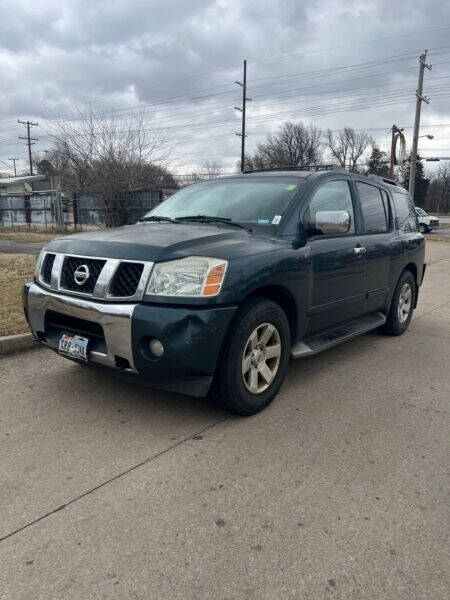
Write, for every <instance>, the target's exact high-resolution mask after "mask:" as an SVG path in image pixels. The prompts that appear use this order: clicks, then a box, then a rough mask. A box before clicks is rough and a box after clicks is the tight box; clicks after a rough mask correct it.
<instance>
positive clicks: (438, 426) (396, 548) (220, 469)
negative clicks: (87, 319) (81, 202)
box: [0, 242, 450, 600]
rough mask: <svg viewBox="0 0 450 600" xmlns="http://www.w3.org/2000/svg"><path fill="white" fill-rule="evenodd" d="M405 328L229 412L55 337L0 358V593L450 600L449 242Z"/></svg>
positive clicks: (57, 598)
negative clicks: (255, 411)
mask: <svg viewBox="0 0 450 600" xmlns="http://www.w3.org/2000/svg"><path fill="white" fill-rule="evenodd" d="M427 260H428V270H427V276H426V280H425V283H424V285H423V287H422V291H421V297H420V301H419V307H418V309H417V310H416V311H415V313H414V320H413V322H412V324H411V326H410V328H409V330H408V332H407V333H406V334H405V335H403V336H401V337H397V338H392V337H385V336H382V335H380V334H378V333H376V332H375V333H373V332H372V333H369V334H366V335H364V336H361V337H359V338H356V339H354V340H352V341H350V342H348V343H346V344H343V345H341V346H339V347H336V348H333V349H331V350H329V351H327V352H324V353H322V354H319V355H317V356H315V357H311V358H308V359H303V360H298V361H294V362H292V365H291V367H290V369H289V372H288V377H287V380H286V382H285V384H284V386H283V388H282V390H281V392H280V394H279V396H278V398H277V399H276V400H275V401H274V403H273V404H272V405H271V406H270V407H269V408H268V409H267V410H265V411H264V412H263V413H261V414H259V415H257V416H255V417H252V418H246V419H245V418H238V417H233V416H230V415H228V414H227V413H225V412H223V411H221V410H219V409H217V408H215V407H213V406H211V405H210V404H209V403H208V401H207V400H195V399H191V398H188V397H183V396H181V395H175V394H169V393H164V392H158V391H152V390H149V389H148V388H143V387H140V386H137V385H135V384H129V383H127V382H123V381H121V380H117V379H115V378H114V377H111V374H110V373H109V372H104V371H101V372H99V371H97V370H91V369H87V368H84V367H82V366H79V365H77V364H74V363H72V362H69V361H66V360H64V359H63V358H61V357H59V356H57V355H56V354H54V353H52V352H51V351H49V350H46V349H35V350H31V351H28V352H23V353H20V354H17V355H14V356H10V357H6V358H2V359H0V368H1V374H2V385H1V389H0V419H1V420H0V457H1V460H0V482H1V485H0V507H1V519H0V564H1V567H2V568H1V569H0V599H1V600H21V599H23V600H35V599H36V600H41V599H42V600H65V599H70V600H77V599H80V600H91V599H99V598H102V599H103V598H105V599H108V600H112V599H114V600H115V599H119V600H144V599H145V600H159V599H163V600H172V599H183V600H194V599H197V600H203V599H207V600H211V599H219V600H234V599H236V600H238V599H239V600H242V599H252V600H253V599H255V600H284V599H301V600H309V599H311V600H317V599H331V598H334V599H342V600H344V599H345V600H366V599H367V600H379V599H382V600H416V599H417V600H419V599H420V600H424V599H426V600H444V599H445V600H446V599H447V598H448V591H449V588H450V569H449V539H448V537H449V536H448V534H449V525H450V512H449V467H450V460H449V458H450V426H449V423H450V421H449V402H450V393H449V389H450V369H449V357H450V244H447V243H431V242H430V243H428V244H427Z"/></svg>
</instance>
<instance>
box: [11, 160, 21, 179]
mask: <svg viewBox="0 0 450 600" xmlns="http://www.w3.org/2000/svg"><path fill="white" fill-rule="evenodd" d="M8 160H10V161H12V164H13V165H14V177H16V176H17V169H16V160H19V159H18V158H8Z"/></svg>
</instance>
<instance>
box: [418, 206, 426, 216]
mask: <svg viewBox="0 0 450 600" xmlns="http://www.w3.org/2000/svg"><path fill="white" fill-rule="evenodd" d="M416 213H417V214H418V215H419V216H420V217H426V216H428V213H426V212H425V211H424V210H423V208H416Z"/></svg>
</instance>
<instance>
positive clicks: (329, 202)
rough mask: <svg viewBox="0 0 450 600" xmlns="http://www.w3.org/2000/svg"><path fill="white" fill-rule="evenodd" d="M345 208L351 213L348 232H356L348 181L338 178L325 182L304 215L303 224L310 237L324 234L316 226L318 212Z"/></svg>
mask: <svg viewBox="0 0 450 600" xmlns="http://www.w3.org/2000/svg"><path fill="white" fill-rule="evenodd" d="M333 210H345V211H347V212H348V214H349V215H350V229H349V230H348V232H347V234H348V233H355V216H354V211H353V202H352V195H351V193H350V188H349V185H348V181H346V180H344V179H337V180H336V181H328V182H327V183H324V184H323V185H322V186H321V187H320V188H319V189H318V190H317V191H316V192H315V194H314V196H313V197H312V198H311V200H310V201H309V206H308V208H307V209H306V212H305V214H304V217H303V225H304V227H305V232H306V235H307V236H308V237H312V236H313V235H322V233H323V232H322V231H321V230H320V229H317V227H316V214H317V213H318V212H321V211H333Z"/></svg>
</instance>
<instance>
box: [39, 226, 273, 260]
mask: <svg viewBox="0 0 450 600" xmlns="http://www.w3.org/2000/svg"><path fill="white" fill-rule="evenodd" d="M274 243H275V240H273V239H272V238H269V237H266V236H262V235H255V234H253V235H252V234H250V233H248V232H247V231H245V230H243V229H234V228H232V227H228V226H227V225H224V226H222V225H219V226H217V225H203V224H198V223H178V224H172V223H140V224H137V225H127V226H125V227H117V228H114V229H104V230H99V231H90V232H86V233H78V234H74V235H67V236H64V237H60V238H56V239H54V240H52V241H51V242H50V244H48V245H47V246H46V249H47V250H49V251H53V252H62V253H66V254H79V255H83V256H99V257H103V258H121V259H129V260H148V261H153V262H158V261H163V260H171V259H175V258H183V257H185V256H195V255H199V256H213V257H217V258H224V259H230V258H233V257H236V256H242V255H245V254H249V253H252V254H253V253H255V252H261V251H263V250H264V249H267V250H272V251H273V249H274Z"/></svg>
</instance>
